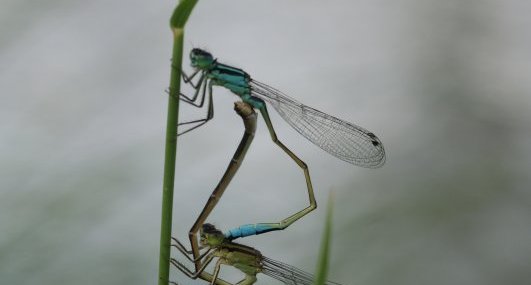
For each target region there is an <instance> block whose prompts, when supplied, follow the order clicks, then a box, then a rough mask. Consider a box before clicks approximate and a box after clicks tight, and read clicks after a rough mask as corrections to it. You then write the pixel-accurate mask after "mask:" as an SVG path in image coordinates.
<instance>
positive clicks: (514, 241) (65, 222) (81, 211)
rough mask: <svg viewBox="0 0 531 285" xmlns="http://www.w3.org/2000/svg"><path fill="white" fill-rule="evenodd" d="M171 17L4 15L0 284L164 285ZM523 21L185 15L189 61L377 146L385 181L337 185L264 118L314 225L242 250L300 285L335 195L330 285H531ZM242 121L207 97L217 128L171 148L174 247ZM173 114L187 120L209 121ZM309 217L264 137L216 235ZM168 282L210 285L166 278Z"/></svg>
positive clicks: (487, 15)
mask: <svg viewBox="0 0 531 285" xmlns="http://www.w3.org/2000/svg"><path fill="white" fill-rule="evenodd" d="M175 3H176V1H125V2H124V1H101V0H94V1H60V0H51V1H20V0H18V1H15V0H1V1H0V8H1V9H0V63H1V64H0V88H1V89H0V92H1V93H0V94H1V96H2V97H1V104H0V148H1V151H0V155H1V157H0V168H1V170H0V283H1V284H64V283H69V284H154V283H155V282H156V280H157V268H158V246H159V244H158V243H159V228H160V206H161V192H162V191H161V188H162V168H163V152H164V151H163V150H164V149H163V148H164V146H163V144H164V131H165V124H166V108H167V97H166V94H165V93H164V90H165V89H166V88H167V86H168V82H169V71H170V56H171V45H172V35H171V32H170V30H169V28H168V19H169V16H170V15H171V13H172V10H173V8H174V5H175ZM530 9H531V3H530V2H529V1H516V0H509V1H494V0H492V1H479V0H478V1H473V0H452V1H435V0H431V1H424V0H398V1H396V0H393V1H391V0H387V1H369V0H357V1H350V0H333V1H317V0H311V1H310V0H307V1H296V0H289V1H286V0H268V1H263V0H262V1H258V0H239V1H233V0H224V1H218V0H202V1H199V4H198V5H197V7H196V9H195V10H194V12H193V14H192V17H191V18H190V21H189V24H188V26H187V30H186V39H185V40H186V51H189V50H190V49H191V48H192V47H201V48H206V49H208V50H209V51H211V52H212V53H213V54H214V55H215V56H216V57H218V58H219V59H220V61H222V62H225V63H228V64H232V65H235V66H239V67H241V68H243V69H245V70H246V71H247V72H249V73H250V74H251V75H252V76H253V77H254V78H256V79H258V80H260V81H263V82H265V83H268V84H270V85H272V86H274V87H276V88H278V89H280V90H282V91H283V92H285V93H287V94H289V95H290V96H292V97H295V98H297V99H298V100H300V101H302V102H304V103H306V104H308V105H310V106H312V107H315V108H318V109H320V110H322V111H325V112H327V113H330V114H333V115H335V116H338V117H340V118H342V119H345V120H347V121H351V122H354V123H356V124H359V125H361V126H363V127H365V128H367V129H369V130H371V131H373V132H374V133H376V134H377V135H378V136H379V137H380V138H381V139H382V141H383V142H384V145H385V147H386V150H387V154H388V156H387V163H386V164H385V165H384V167H383V168H381V169H377V170H368V169H362V168H359V167H354V166H351V165H349V164H347V163H344V162H342V161H340V160H338V159H335V158H334V157H332V156H330V155H328V154H326V153H325V152H323V151H321V150H320V149H319V148H317V147H315V146H313V145H312V144H311V143H309V142H307V141H306V140H305V139H304V138H303V137H301V136H300V135H298V133H296V132H295V131H294V130H292V129H291V128H290V127H289V126H288V125H287V124H286V123H284V122H283V121H282V119H281V118H280V117H279V116H278V115H277V114H276V113H275V114H273V117H272V120H273V122H274V124H275V127H276V129H277V132H278V134H279V137H280V138H281V139H282V140H283V141H284V142H285V143H286V145H288V146H289V147H290V148H292V149H293V150H295V152H296V153H297V154H299V155H300V157H301V158H302V159H303V160H305V161H306V162H307V163H308V165H309V166H310V171H311V174H312V178H313V183H314V187H315V189H316V192H317V200H318V202H319V203H320V206H321V207H319V208H318V209H317V210H316V211H315V212H313V213H311V214H310V215H308V216H307V217H306V218H304V219H303V220H301V221H299V222H297V223H296V224H294V225H293V226H291V227H290V228H288V229H287V230H286V231H284V232H274V233H269V234H265V235H262V236H258V237H250V238H247V239H245V240H242V242H243V243H245V244H248V245H252V246H255V247H257V248H258V249H259V250H261V251H262V253H264V254H265V255H267V256H269V257H271V258H274V259H277V260H281V261H284V262H287V263H289V264H292V265H295V266H297V267H299V268H302V269H304V270H306V271H309V272H313V271H314V268H315V262H316V257H317V253H318V247H319V242H320V237H321V231H322V228H323V221H324V214H325V207H324V205H325V204H326V203H325V201H326V199H327V196H328V193H329V192H330V191H331V190H333V191H334V193H335V208H334V229H333V244H332V256H331V269H330V276H329V277H330V279H331V280H334V281H337V282H340V283H342V284H345V285H350V284H363V285H370V284H396V285H399V284H404V285H405V284H407V285H411V284H432V285H435V284H467V285H470V284H481V285H486V284H528V283H529V282H531V225H530V220H531V219H530V215H531V191H530V190H531V189H530V188H531V178H530V176H529V170H530V169H531V127H530V124H529V121H531V96H530V95H529V94H530V92H531V80H529V76H530V75H531V52H530V51H531V17H529V11H530ZM184 64H185V68H187V69H188V70H189V68H188V64H189V61H188V59H187V55H185V61H184ZM236 100H237V97H235V96H234V95H231V94H230V93H228V92H227V91H225V90H223V89H220V88H218V89H216V90H215V119H214V120H213V121H212V122H210V123H208V124H207V125H206V126H204V127H202V128H201V129H199V130H197V131H194V132H193V133H190V134H187V135H185V136H183V137H182V138H180V139H179V145H178V158H177V174H176V190H175V191H176V192H175V209H174V218H175V220H174V235H175V236H178V237H180V238H185V237H186V233H187V231H188V229H189V227H190V226H191V224H192V222H193V220H194V218H195V217H196V216H197V215H198V213H199V211H200V210H201V208H202V206H203V204H204V203H205V201H206V200H207V198H208V196H209V194H210V192H211V191H212V189H213V188H214V186H215V185H216V183H217V182H218V180H219V178H220V177H221V175H222V173H223V171H224V169H225V167H226V165H227V164H228V162H229V160H230V158H231V157H232V154H233V152H234V150H235V149H236V144H237V143H238V141H239V139H240V137H241V134H242V131H243V128H242V124H241V120H240V119H239V117H238V116H236V115H235V113H234V111H233V110H232V108H233V102H234V101H236ZM181 110H182V112H181V115H180V116H181V119H182V120H184V119H193V118H199V117H200V116H202V115H203V114H204V113H203V112H202V111H198V110H194V109H191V108H189V107H186V106H182V109H181ZM272 112H274V111H272ZM306 205H307V197H306V190H305V186H304V179H303V176H302V173H301V171H300V170H299V169H298V168H297V167H296V165H295V164H294V163H292V162H291V161H290V160H289V158H288V157H287V156H285V155H284V154H283V153H282V152H281V151H280V149H278V147H276V146H275V145H274V144H273V143H271V141H270V138H269V135H268V133H267V131H266V128H265V125H264V124H263V121H261V120H260V122H259V125H258V133H257V136H256V138H255V141H254V144H253V146H252V148H251V150H250V152H249V154H248V155H247V157H246V160H245V162H244V164H243V166H242V168H241V169H240V172H239V173H238V175H237V176H236V177H235V179H234V180H233V183H232V184H231V185H230V187H229V188H228V189H227V192H226V194H225V195H224V197H223V199H222V200H221V202H220V203H219V204H218V207H217V208H216V209H215V211H214V212H213V213H212V215H211V217H210V219H209V221H210V222H212V223H214V224H216V225H217V226H218V227H220V228H222V229H228V228H232V227H235V226H238V225H240V224H243V223H255V222H273V221H278V220H280V219H282V218H284V217H286V216H288V215H290V214H291V213H293V212H295V211H296V210H298V209H300V208H303V207H305V206H306ZM175 255H176V254H175ZM224 276H225V277H226V278H229V279H230V280H234V281H235V280H238V277H239V276H240V275H239V273H238V272H237V271H236V270H230V269H224ZM172 279H173V280H176V281H179V282H180V284H204V283H203V282H199V281H190V280H188V279H186V278H184V277H183V275H182V274H179V273H177V272H176V270H174V271H173V272H172ZM258 282H259V283H258V284H277V283H275V282H276V281H274V280H272V279H269V277H267V276H263V275H262V276H259V281H258Z"/></svg>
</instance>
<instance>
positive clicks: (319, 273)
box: [314, 192, 334, 285]
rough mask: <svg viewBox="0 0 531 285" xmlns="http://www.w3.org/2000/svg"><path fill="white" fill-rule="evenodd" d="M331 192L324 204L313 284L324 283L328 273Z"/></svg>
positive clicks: (321, 284) (331, 207)
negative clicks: (321, 230)
mask: <svg viewBox="0 0 531 285" xmlns="http://www.w3.org/2000/svg"><path fill="white" fill-rule="evenodd" d="M333 197H334V196H333V194H332V192H330V195H329V196H328V205H327V206H326V220H325V227H324V230H323V237H322V239H321V247H320V249H319V258H318V260H317V268H316V270H315V280H314V285H324V284H325V283H326V278H327V275H328V259H329V255H330V235H331V232H332V209H333Z"/></svg>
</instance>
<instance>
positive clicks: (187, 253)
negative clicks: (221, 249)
mask: <svg viewBox="0 0 531 285" xmlns="http://www.w3.org/2000/svg"><path fill="white" fill-rule="evenodd" d="M172 239H174V240H176V239H175V238H173V237H172ZM171 246H173V247H175V248H177V250H179V252H181V254H182V255H184V257H186V259H188V260H189V261H191V262H193V263H194V264H195V262H196V261H198V260H201V259H203V258H204V257H205V256H206V255H208V254H209V253H210V252H211V251H212V249H211V248H209V249H208V250H207V251H205V252H203V253H202V254H201V255H200V256H199V257H197V258H194V259H193V258H192V257H190V255H192V254H193V252H192V251H191V250H188V249H186V248H185V247H184V245H183V244H182V243H181V242H180V241H178V240H177V244H172V245H171ZM203 248H204V247H202V246H199V250H201V249H203Z"/></svg>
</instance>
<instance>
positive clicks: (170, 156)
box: [158, 0, 197, 285]
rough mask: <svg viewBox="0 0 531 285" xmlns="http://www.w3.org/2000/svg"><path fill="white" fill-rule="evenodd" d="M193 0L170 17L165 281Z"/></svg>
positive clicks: (164, 282)
mask: <svg viewBox="0 0 531 285" xmlns="http://www.w3.org/2000/svg"><path fill="white" fill-rule="evenodd" d="M196 3H197V0H181V1H179V4H178V5H177V7H176V8H175V10H174V12H173V15H172V17H171V19H170V28H171V30H172V32H173V51H172V65H171V73H170V91H169V92H170V96H168V119H167V122H166V149H165V155H164V180H163V184H162V217H161V227H160V254H159V281H158V285H168V281H169V276H170V253H171V231H172V226H171V225H172V212H173V186H174V179H175V158H176V153H177V122H178V120H179V94H180V90H181V66H182V59H183V42H184V26H185V24H186V21H187V20H188V17H189V16H190V14H191V13H192V10H193V8H194V6H195V4H196Z"/></svg>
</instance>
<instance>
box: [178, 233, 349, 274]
mask: <svg viewBox="0 0 531 285" xmlns="http://www.w3.org/2000/svg"><path fill="white" fill-rule="evenodd" d="M200 239H201V243H200V246H201V248H203V249H206V251H205V252H204V253H203V254H202V255H201V256H199V259H201V260H202V262H201V264H202V266H201V268H199V270H197V271H195V272H194V271H192V270H190V269H188V268H187V267H186V266H185V265H184V264H182V263H181V262H179V261H178V260H176V259H174V258H172V259H171V263H172V264H173V265H174V266H175V267H177V268H178V269H179V270H180V271H181V272H183V273H184V274H186V275H187V276H188V277H190V278H193V279H196V278H201V279H203V280H205V281H208V282H210V284H218V285H232V284H231V283H229V282H227V281H225V280H222V279H220V278H219V272H220V269H221V265H228V266H233V267H235V268H237V269H239V270H240V271H241V272H243V273H244V274H245V278H244V279H242V280H241V281H240V282H238V283H237V285H252V284H254V283H255V282H256V280H257V278H256V275H257V274H258V273H263V274H265V275H267V276H269V277H273V278H275V279H277V280H279V281H281V282H283V283H284V284H288V285H311V284H313V280H314V278H313V276H312V275H311V274H309V273H306V272H304V271H302V270H300V269H298V268H296V267H293V266H291V265H288V264H285V263H283V262H280V261H276V260H273V259H270V258H267V257H265V256H263V255H262V254H261V253H260V251H258V250H256V249H254V248H252V247H249V246H246V245H243V244H239V243H235V242H232V241H230V240H228V239H227V238H226V237H225V235H224V234H223V233H222V232H221V231H220V230H218V229H216V228H215V227H214V226H213V225H211V224H203V225H202V228H201V231H200ZM173 240H174V241H175V242H176V243H175V244H173V246H174V247H176V248H177V249H178V250H179V251H180V252H181V253H182V254H183V255H184V256H185V257H187V258H188V260H190V261H192V262H194V260H193V259H192V258H191V257H190V254H191V252H190V251H187V250H186V249H185V248H184V246H183V245H182V243H181V242H179V240H177V239H175V238H173ZM214 258H217V261H216V265H215V267H214V272H213V273H212V274H210V273H208V272H206V271H205V269H206V267H207V266H208V265H209V264H210V263H211V262H212V261H213V260H214ZM172 283H173V282H172ZM174 284H177V283H174ZM325 284H327V285H340V284H338V283H335V282H331V281H327V282H326V283H325Z"/></svg>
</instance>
